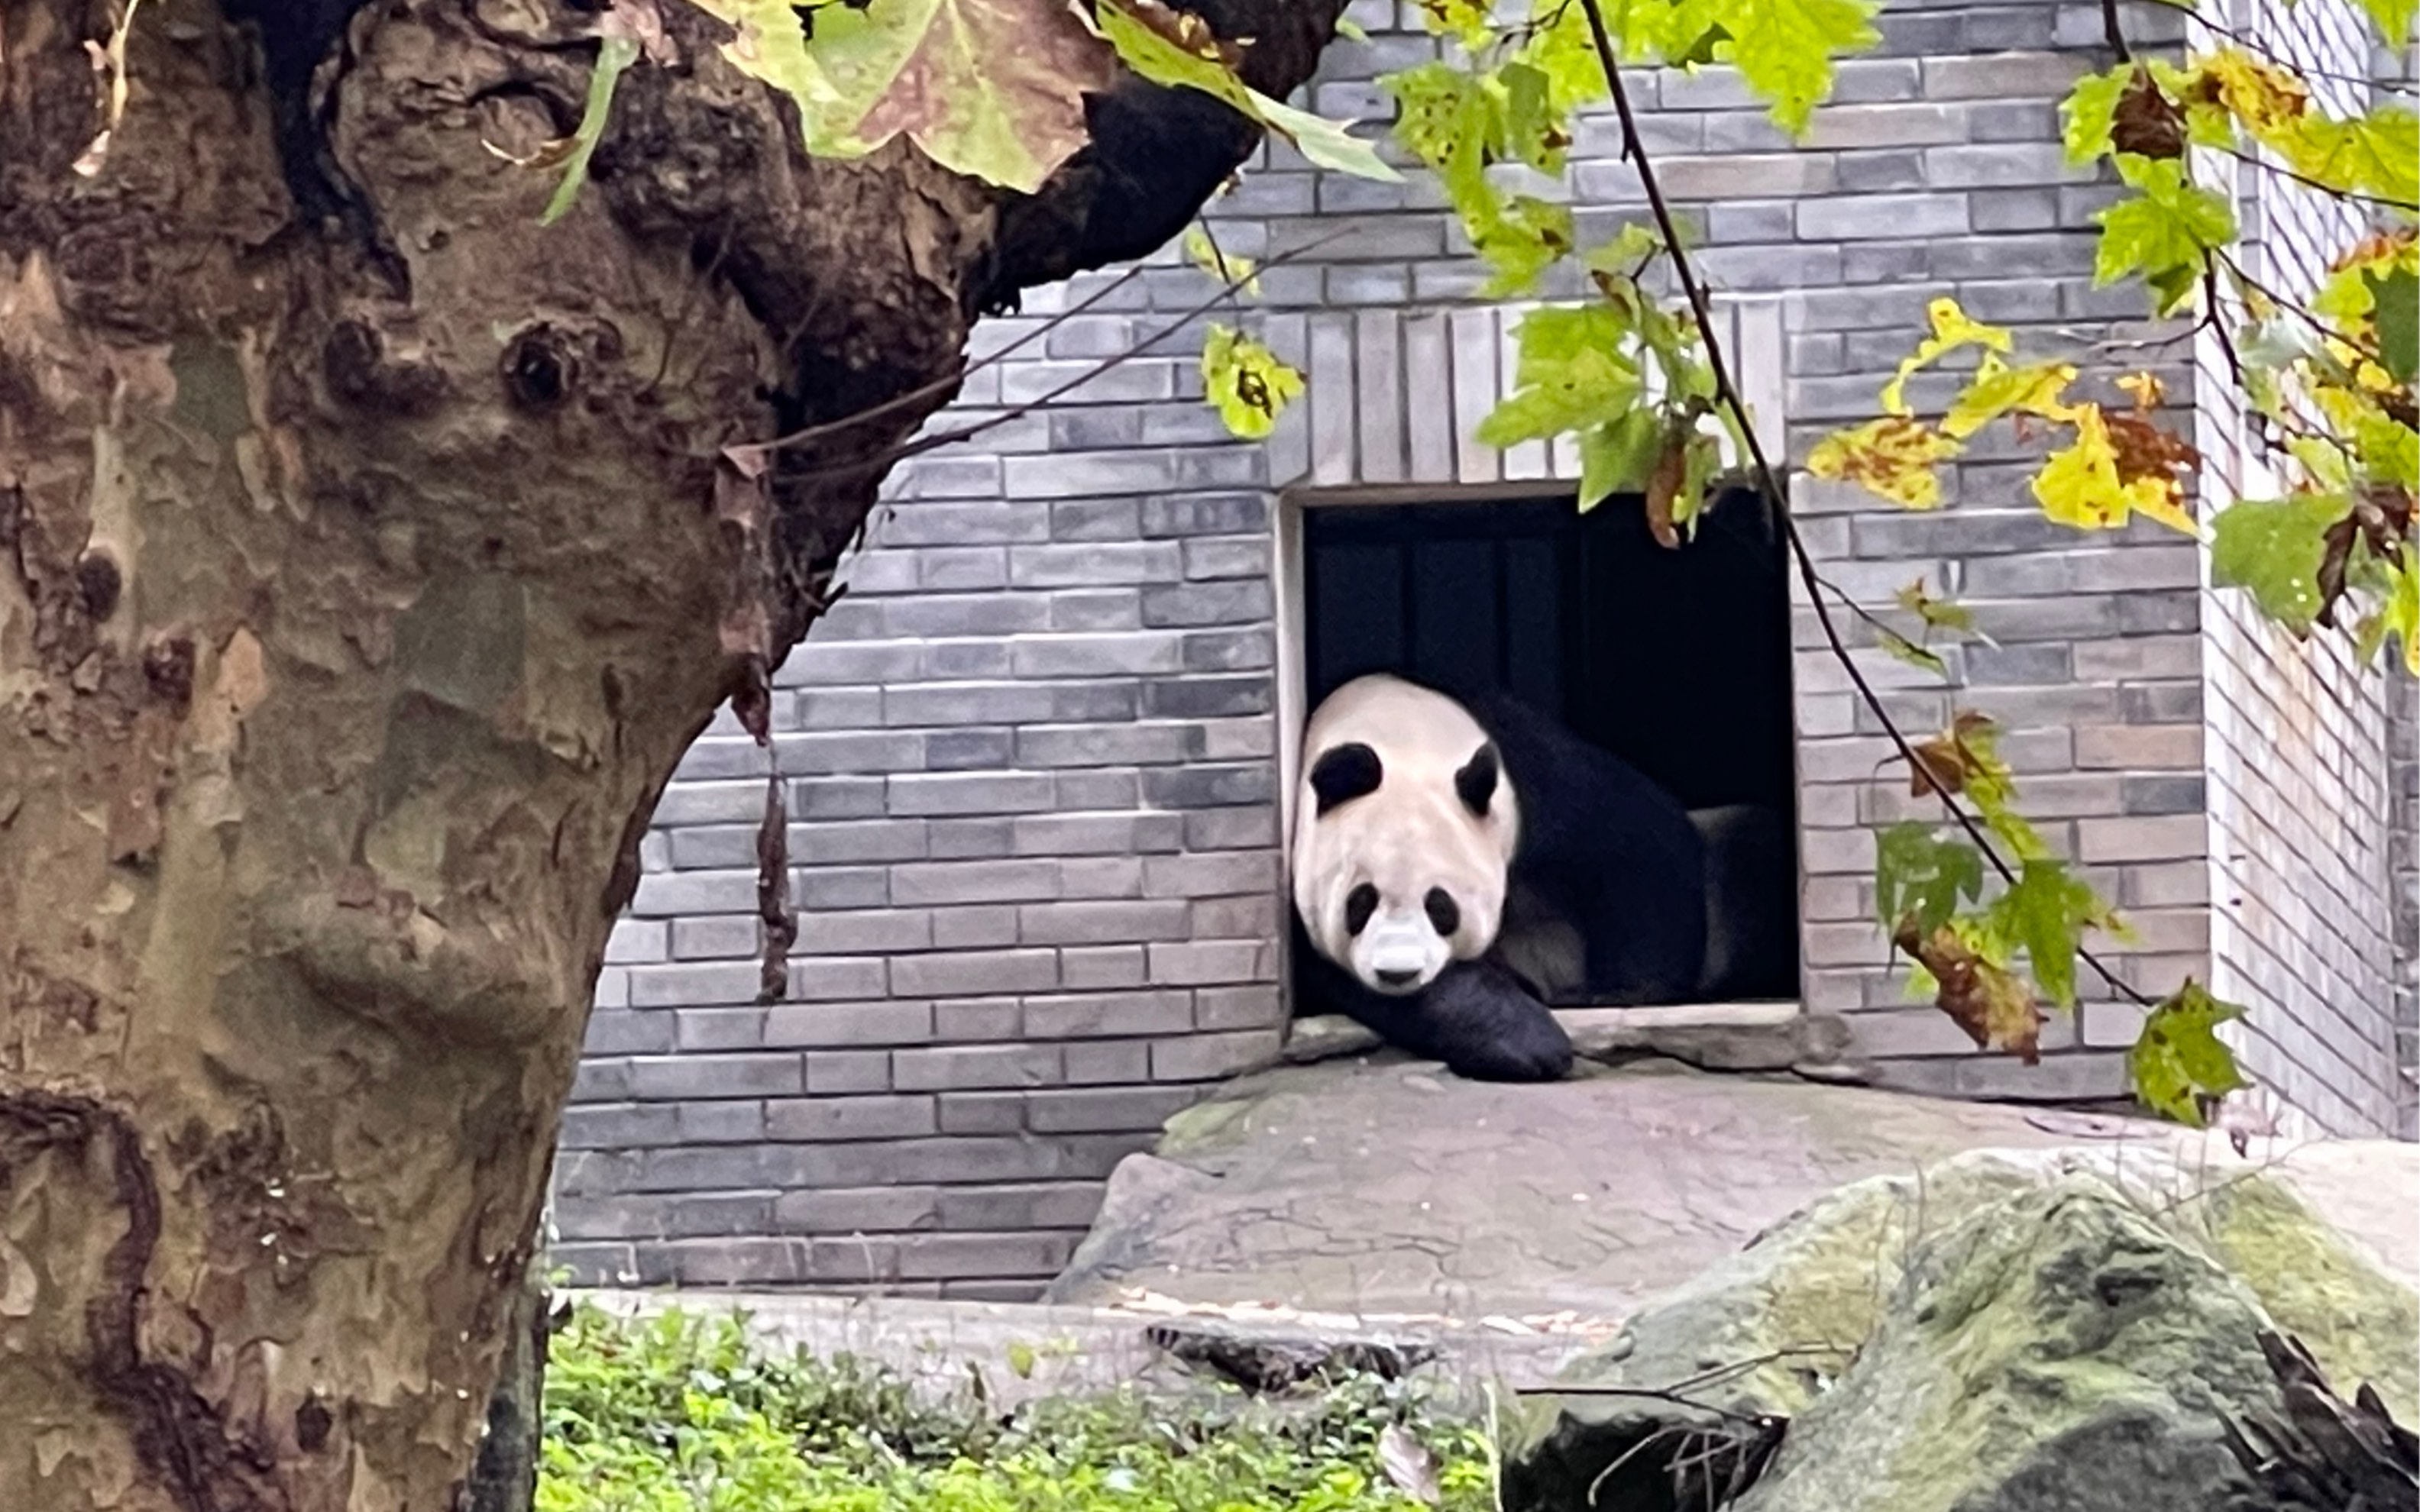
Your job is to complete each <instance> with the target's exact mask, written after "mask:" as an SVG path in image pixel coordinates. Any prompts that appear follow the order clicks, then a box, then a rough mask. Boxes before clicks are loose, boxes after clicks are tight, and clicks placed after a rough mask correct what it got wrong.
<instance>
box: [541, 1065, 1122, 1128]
mask: <svg viewBox="0 0 2420 1512" xmlns="http://www.w3.org/2000/svg"><path fill="white" fill-rule="evenodd" d="M1150 1074H1151V1072H1150V1068H1149V1066H1148V1065H1146V1066H1145V1067H1144V1070H1143V1072H1142V1073H1141V1074H1140V1075H1138V1076H1136V1077H1134V1078H1132V1079H1133V1080H1136V1081H1142V1080H1146V1079H1148V1078H1149V1076H1150ZM679 1135H680V1120H679V1115H678V1114H677V1112H676V1111H675V1109H674V1108H673V1107H671V1106H670V1105H668V1104H662V1103H657V1104H643V1103H578V1104H574V1105H573V1106H571V1107H567V1108H566V1109H564V1110H563V1129H562V1132H561V1133H560V1134H557V1135H556V1136H555V1138H556V1142H557V1143H558V1144H560V1145H561V1146H562V1147H563V1148H564V1149H634V1148H639V1147H644V1146H647V1145H669V1144H671V1143H673V1142H674V1141H675V1140H676V1139H677V1138H678V1137H679Z"/></svg>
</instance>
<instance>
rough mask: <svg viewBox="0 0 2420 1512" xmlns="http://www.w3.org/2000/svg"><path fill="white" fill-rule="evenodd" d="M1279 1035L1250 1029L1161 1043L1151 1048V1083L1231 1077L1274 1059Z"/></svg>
mask: <svg viewBox="0 0 2420 1512" xmlns="http://www.w3.org/2000/svg"><path fill="white" fill-rule="evenodd" d="M1279 1048H1280V1036H1279V1034H1278V1031H1277V1030H1275V1029H1249V1030H1242V1031H1238V1032H1235V1033H1230V1034H1189V1035H1187V1036H1185V1037H1183V1038H1181V1039H1174V1040H1160V1041H1155V1042H1154V1043H1153V1045H1152V1047H1151V1074H1152V1079H1153V1080H1154V1081H1162V1082H1194V1081H1213V1080H1216V1079H1218V1078H1219V1077H1223V1076H1233V1075H1234V1074H1236V1073H1237V1072H1243V1071H1249V1070H1250V1069H1251V1068H1253V1067H1255V1066H1260V1065H1264V1064H1266V1063H1267V1062H1269V1061H1271V1060H1274V1059H1276V1058H1277V1056H1278V1052H1279Z"/></svg>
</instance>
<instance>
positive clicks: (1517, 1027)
mask: <svg viewBox="0 0 2420 1512" xmlns="http://www.w3.org/2000/svg"><path fill="white" fill-rule="evenodd" d="M1303 761H1304V768H1303V770H1304V776H1303V780H1302V786H1301V791H1300V793H1299V794H1298V795H1297V803H1296V809H1295V845H1294V854H1293V860H1294V891H1295V915H1296V925H1297V933H1296V935H1295V939H1296V943H1297V947H1298V953H1299V955H1300V956H1301V958H1302V959H1303V961H1304V964H1305V968H1306V975H1307V977H1308V981H1307V983H1306V985H1307V986H1308V987H1309V988H1310V990H1311V995H1312V996H1313V997H1314V999H1315V1000H1317V1001H1318V1002H1320V1003H1321V1004H1322V1005H1323V1006H1325V1007H1327V1008H1330V1009H1333V1010H1334V1011H1339V1012H1342V1013H1345V1014H1347V1015H1349V1016H1350V1017H1352V1018H1354V1019H1356V1020H1357V1021H1359V1022H1360V1023H1362V1024H1364V1025H1366V1026H1369V1027H1370V1028H1371V1029H1373V1031H1375V1032H1376V1033H1378V1034H1379V1035H1381V1036H1382V1037H1384V1038H1385V1039H1388V1040H1389V1041H1393V1042H1395V1043H1397V1044H1400V1045H1402V1046H1403V1047H1404V1048H1405V1049H1407V1050H1410V1051H1412V1052H1413V1053H1414V1054H1417V1055H1422V1056H1428V1057H1435V1058H1437V1059H1441V1060H1443V1061H1444V1062H1445V1063H1446V1064H1447V1066H1448V1067H1450V1069H1451V1070H1453V1071H1455V1072H1458V1073H1460V1074H1463V1075H1466V1076H1471V1077H1477V1078H1481V1079H1486V1080H1495V1081H1544V1080H1553V1079H1555V1078H1558V1077H1560V1076H1562V1075H1564V1074H1565V1073H1566V1072H1569V1070H1570V1069H1571V1061H1572V1048H1571V1042H1570V1040H1569V1038H1568V1037H1567V1036H1565V1034H1564V1033H1563V1031H1562V1028H1561V1026H1559V1025H1558V1024H1557V1023H1556V1022H1555V1019H1554V1016H1553V1014H1552V1013H1551V1012H1550V1011H1548V1010H1547V1008H1546V1006H1545V1005H1544V1002H1542V1001H1541V1000H1540V992H1539V989H1540V987H1541V986H1542V985H1553V986H1558V987H1563V986H1575V987H1577V988H1578V989H1579V990H1581V991H1584V992H1585V993H1586V994H1587V995H1589V996H1590V997H1591V998H1593V999H1595V1000H1596V1001H1599V1002H1609V1003H1637V1002H1653V1001H1665V1000H1670V999H1671V998H1674V997H1677V996H1682V995H1686V994H1688V993H1690V992H1691V991H1693V990H1694V989H1696V988H1697V986H1698V985H1699V979H1700V975H1701V973H1702V971H1703V969H1704V967H1705V965H1706V963H1707V940H1706V931H1707V924H1706V920H1707V903H1706V899H1707V893H1706V857H1705V847H1704V841H1703V840H1702V839H1701V837H1700V834H1699V827H1698V825H1696V824H1694V823H1693V822H1692V820H1691V818H1690V815H1689V814H1688V812H1687V811H1686V810H1683V808H1682V807H1681V805H1680V804H1679V803H1678V802H1677V801H1675V800H1674V799H1673V798H1672V797H1671V796H1670V795H1668V794H1667V793H1665V792H1664V791H1663V790H1662V789H1661V788H1659V787H1657V786H1656V785H1655V784H1654V783H1652V782H1651V781H1650V780H1648V779H1646V778H1645V777H1644V776H1642V775H1640V774H1639V773H1638V772H1637V771H1636V770H1634V769H1633V768H1632V767H1630V766H1629V765H1628V764H1625V763H1623V762H1621V761H1620V760H1619V759H1617V758H1615V757H1613V756H1611V755H1609V754H1607V753H1606V752H1605V751H1602V750H1599V749H1598V748H1595V747H1593V746H1590V745H1589V744H1587V743H1586V742H1584V741H1581V740H1580V739H1578V738H1577V737H1576V736H1574V735H1572V734H1571V733H1568V732H1567V731H1565V730H1563V729H1562V728H1561V727H1560V726H1559V725H1557V724H1556V723H1554V722H1553V721H1552V720H1550V719H1547V718H1545V717H1544V716H1542V715H1540V714H1538V713H1537V712H1535V711H1534V710H1531V709H1528V708H1527V707H1526V706H1524V705H1522V704H1520V703H1518V702H1514V701H1512V700H1511V699H1507V698H1500V697H1493V696H1488V697H1480V698H1474V699H1473V700H1471V701H1470V702H1467V703H1466V702H1460V701H1457V700H1455V699H1452V698H1450V697H1448V696H1447V695H1445V694H1443V693H1440V692H1437V691H1435V690H1434V689H1431V688H1426V687H1419V685H1417V684H1414V683H1410V682H1407V681H1405V680H1404V679H1402V678H1398V677H1393V676H1389V675H1387V674H1384V673H1379V674H1373V675H1371V676H1367V677H1360V678H1356V679H1354V680H1353V681H1352V682H1349V683H1347V684H1345V685H1344V686H1343V687H1340V688H1338V689H1337V690H1336V691H1335V692H1334V693H1332V694H1330V695H1329V696H1328V698H1327V699H1326V701H1325V702H1322V703H1321V705H1320V707H1319V709H1318V710H1317V711H1316V712H1315V713H1314V714H1313V715H1312V716H1311V723H1310V726H1309V728H1308V730H1307V731H1306V732H1305V736H1304V744H1303ZM1440 899H1442V900H1443V902H1442V903H1440V901H1439V900H1440ZM1558 946H1559V947H1560V949H1558ZM1559 955H1560V956H1562V957H1565V958H1566V959H1565V962H1564V964H1562V965H1561V966H1560V968H1557V967H1556V966H1555V965H1554V963H1555V961H1556V958H1557V957H1558V956H1559ZM1574 956H1576V959H1570V958H1571V957H1574ZM1549 976H1552V977H1561V978H1566V979H1569V978H1574V977H1575V979H1576V980H1559V981H1553V982H1551V983H1547V982H1542V981H1541V980H1540V979H1541V978H1543V977H1549Z"/></svg>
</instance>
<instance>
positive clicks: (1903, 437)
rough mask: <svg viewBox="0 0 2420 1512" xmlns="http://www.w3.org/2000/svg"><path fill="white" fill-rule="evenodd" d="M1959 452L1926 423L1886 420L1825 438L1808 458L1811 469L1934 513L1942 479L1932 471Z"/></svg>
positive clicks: (1898, 418)
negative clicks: (1931, 510)
mask: <svg viewBox="0 0 2420 1512" xmlns="http://www.w3.org/2000/svg"><path fill="white" fill-rule="evenodd" d="M1960 450H1961V448H1960V446H1959V444H1958V443H1957V442H1956V441H1954V440H1950V439H1949V438H1948V437H1947V436H1944V435H1942V434H1941V433H1940V432H1939V431H1937V430H1934V429H1933V428H1932V427H1931V426H1930V425H1927V424H1924V423H1923V422H1921V421H1916V420H1910V419H1908V418H1906V417H1905V416H1903V415H1885V416H1884V417H1883V418H1882V419H1880V420H1869V421H1868V422H1866V423H1865V424H1862V425H1859V426H1858V427H1856V428H1855V429H1854V430H1844V431H1838V432H1836V433H1834V434H1833V435H1830V436H1826V437H1825V438H1823V440H1821V441H1819V442H1817V443H1816V445H1815V450H1814V451H1813V452H1812V453H1811V454H1809V455H1808V456H1807V471H1810V472H1812V473H1814V474H1815V475H1816V476H1817V477H1819V478H1831V479H1835V480H1838V481H1845V482H1849V483H1854V484H1855V485H1857V486H1859V487H1861V488H1864V489H1865V490H1866V491H1867V492H1868V493H1871V494H1875V495H1878V496H1880V497H1881V498H1884V499H1887V500H1889V501H1892V502H1893V503H1898V504H1905V505H1906V506H1907V507H1908V508H1910V509H1934V508H1938V507H1939V506H1940V503H1941V478H1940V476H1939V474H1937V473H1935V472H1934V471H1932V469H1933V466H1934V464H1936V463H1939V462H1943V461H1947V459H1948V458H1950V457H1953V456H1956V455H1958V454H1959V452H1960Z"/></svg>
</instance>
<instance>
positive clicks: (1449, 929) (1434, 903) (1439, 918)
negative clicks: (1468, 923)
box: [1421, 887, 1462, 934]
mask: <svg viewBox="0 0 2420 1512" xmlns="http://www.w3.org/2000/svg"><path fill="white" fill-rule="evenodd" d="M1421 903H1422V905H1423V906H1425V907H1426V908H1427V909H1428V914H1429V922H1430V923H1431V924H1434V925H1435V926H1436V932H1437V933H1439V934H1451V933H1453V932H1454V931H1455V930H1458V929H1460V928H1462V909H1461V908H1460V907H1458V906H1457V905H1456V904H1455V903H1454V901H1453V894H1451V893H1450V892H1448V891H1446V890H1445V889H1444V888H1443V887H1431V888H1430V889H1429V895H1428V896H1427V897H1426V898H1425V899H1422V900H1421Z"/></svg>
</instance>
